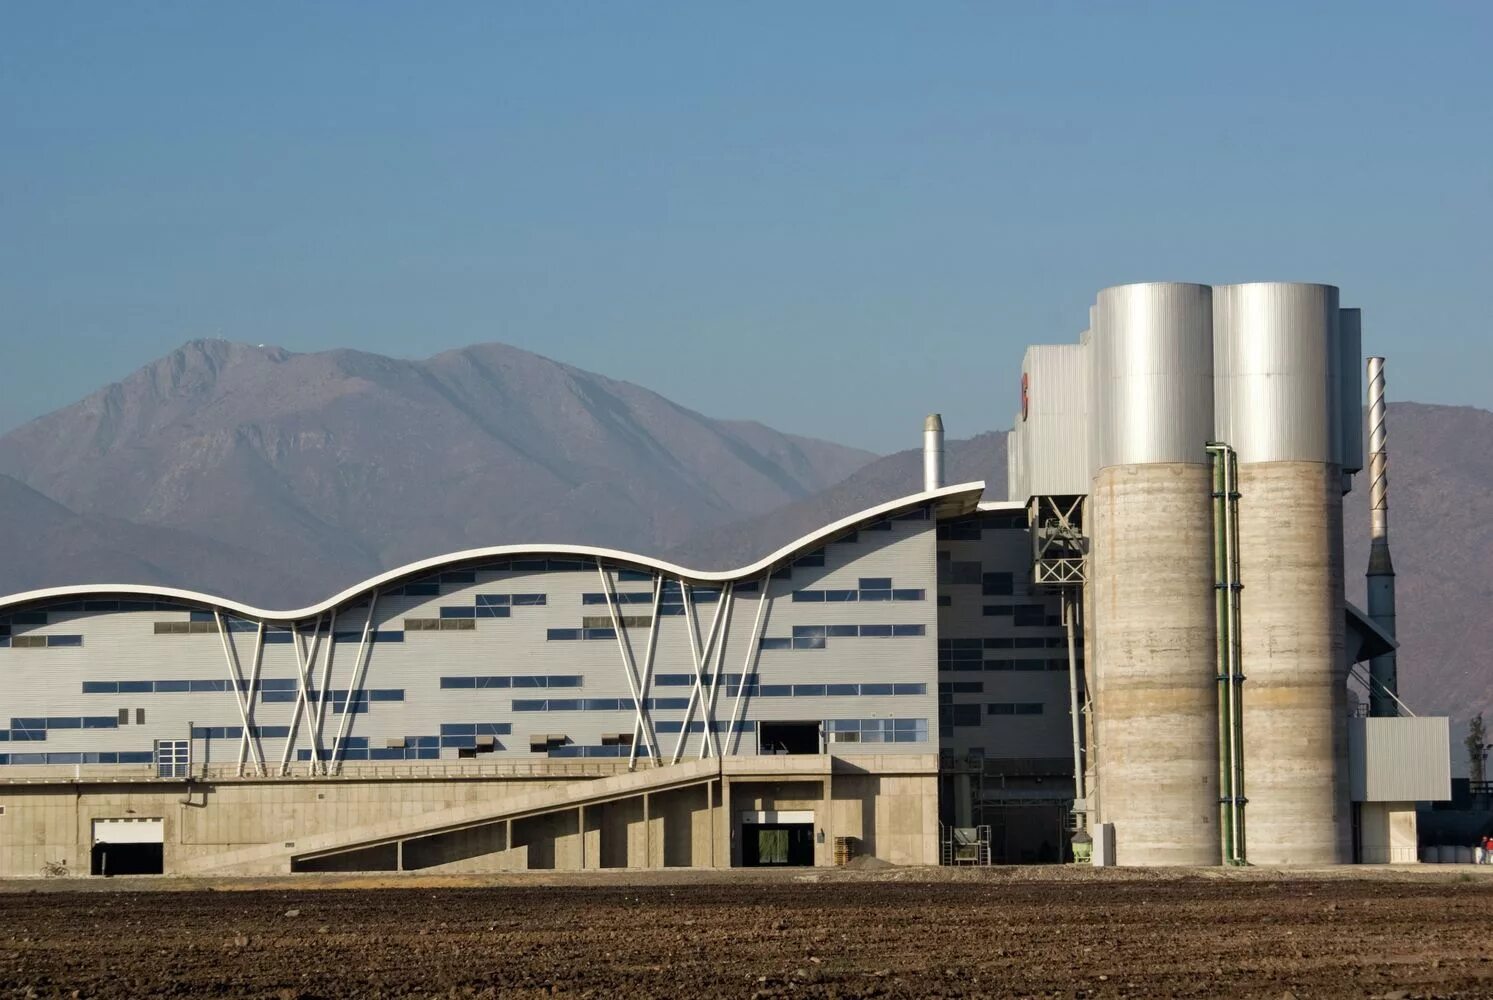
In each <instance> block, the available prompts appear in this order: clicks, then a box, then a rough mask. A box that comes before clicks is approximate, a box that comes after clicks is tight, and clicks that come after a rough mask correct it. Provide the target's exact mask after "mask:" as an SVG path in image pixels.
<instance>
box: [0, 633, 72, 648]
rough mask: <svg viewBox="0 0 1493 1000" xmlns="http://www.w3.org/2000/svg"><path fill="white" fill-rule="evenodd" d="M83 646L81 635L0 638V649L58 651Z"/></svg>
mask: <svg viewBox="0 0 1493 1000" xmlns="http://www.w3.org/2000/svg"><path fill="white" fill-rule="evenodd" d="M81 645H83V637H82V636H81V635H13V636H0V649H7V648H9V649H58V648H62V647H77V646H81Z"/></svg>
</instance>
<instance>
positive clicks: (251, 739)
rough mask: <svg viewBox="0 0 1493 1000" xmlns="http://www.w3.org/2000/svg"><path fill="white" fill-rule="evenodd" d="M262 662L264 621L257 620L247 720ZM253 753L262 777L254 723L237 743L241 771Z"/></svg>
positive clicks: (260, 743)
mask: <svg viewBox="0 0 1493 1000" xmlns="http://www.w3.org/2000/svg"><path fill="white" fill-rule="evenodd" d="M263 663H264V622H263V621H261V622H259V627H258V628H256V629H255V630H254V662H253V663H252V664H250V666H249V690H248V691H247V692H246V696H247V697H248V707H249V721H250V722H251V723H253V722H254V699H255V697H256V696H257V695H258V693H259V668H260V666H261V665H262V664H263ZM251 753H252V754H253V755H254V756H255V757H257V758H258V760H259V776H260V777H261V778H262V777H264V776H265V774H266V773H267V770H268V769H267V766H266V765H265V762H264V741H263V740H262V739H260V737H259V728H258V724H257V723H256V724H255V725H253V726H252V727H251V728H249V729H245V730H244V735H243V739H241V740H240V741H239V745H238V766H239V770H240V773H243V766H244V758H245V757H246V756H248V755H249V754H251Z"/></svg>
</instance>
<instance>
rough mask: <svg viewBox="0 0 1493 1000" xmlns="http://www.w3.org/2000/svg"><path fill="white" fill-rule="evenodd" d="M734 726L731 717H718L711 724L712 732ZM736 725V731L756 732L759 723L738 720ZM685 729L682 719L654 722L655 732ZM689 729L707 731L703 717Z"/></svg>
mask: <svg viewBox="0 0 1493 1000" xmlns="http://www.w3.org/2000/svg"><path fill="white" fill-rule="evenodd" d="M732 726H733V723H732V722H731V720H730V719H718V720H716V721H714V722H712V723H711V724H710V729H711V732H715V733H729V732H731V730H732ZM734 726H735V729H736V731H737V732H740V733H750V732H755V731H756V729H757V724H756V723H755V722H751V721H742V722H737V723H735V724H734ZM684 729H685V726H684V722H683V721H682V720H680V719H672V720H668V721H665V722H656V723H654V724H653V731H654V732H656V733H664V734H666V735H669V734H674V733H679V732H682V731H684ZM688 731H689V732H690V733H692V734H699V733H703V732H705V721H704V720H703V719H696V720H694V721H693V722H691V723H690V724H689V729H688Z"/></svg>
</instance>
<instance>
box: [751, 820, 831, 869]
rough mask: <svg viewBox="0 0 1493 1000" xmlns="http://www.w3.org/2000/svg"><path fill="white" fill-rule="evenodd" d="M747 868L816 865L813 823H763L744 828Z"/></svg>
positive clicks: (806, 866)
mask: <svg viewBox="0 0 1493 1000" xmlns="http://www.w3.org/2000/svg"><path fill="white" fill-rule="evenodd" d="M741 863H742V866H743V867H746V868H779V867H780V868H809V867H812V866H813V864H814V824H813V823H761V824H749V825H747V826H744V827H742V838H741Z"/></svg>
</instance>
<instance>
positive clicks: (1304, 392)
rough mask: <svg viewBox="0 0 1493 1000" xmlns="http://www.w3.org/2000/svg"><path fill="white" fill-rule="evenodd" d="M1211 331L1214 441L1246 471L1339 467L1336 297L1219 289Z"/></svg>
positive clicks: (1332, 291)
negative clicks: (1227, 447)
mask: <svg viewBox="0 0 1493 1000" xmlns="http://www.w3.org/2000/svg"><path fill="white" fill-rule="evenodd" d="M1213 331H1214V357H1215V361H1216V365H1217V373H1216V376H1215V378H1214V388H1215V392H1214V397H1215V419H1214V422H1213V424H1214V436H1215V437H1216V438H1217V439H1218V440H1220V441H1226V442H1228V443H1229V444H1231V445H1233V446H1234V448H1235V450H1237V451H1238V453H1239V461H1240V462H1242V463H1245V464H1248V463H1252V462H1321V463H1324V464H1332V465H1340V464H1342V452H1343V447H1342V441H1341V432H1340V430H1339V425H1340V421H1341V412H1342V379H1341V376H1340V370H1339V369H1340V365H1341V343H1340V341H1339V337H1338V290H1337V289H1336V288H1334V287H1332V286H1331V285H1309V284H1294V283H1285V282H1259V283H1255V284H1247V285H1221V286H1219V287H1217V288H1215V289H1214V290H1213ZM1355 367H1356V366H1355Z"/></svg>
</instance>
